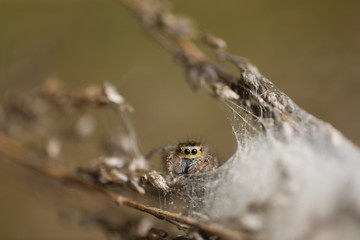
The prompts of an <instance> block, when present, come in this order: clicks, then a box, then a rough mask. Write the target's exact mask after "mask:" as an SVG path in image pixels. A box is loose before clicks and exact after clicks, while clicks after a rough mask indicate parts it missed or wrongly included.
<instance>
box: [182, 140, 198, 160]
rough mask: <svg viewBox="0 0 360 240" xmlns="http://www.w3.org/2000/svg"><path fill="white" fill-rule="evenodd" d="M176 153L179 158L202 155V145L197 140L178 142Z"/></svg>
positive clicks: (191, 157) (192, 157)
mask: <svg viewBox="0 0 360 240" xmlns="http://www.w3.org/2000/svg"><path fill="white" fill-rule="evenodd" d="M176 153H177V155H178V156H179V157H181V158H188V159H194V158H199V157H202V156H203V153H204V149H203V145H202V144H201V143H199V142H193V141H186V142H181V143H179V144H178V147H177V150H176Z"/></svg>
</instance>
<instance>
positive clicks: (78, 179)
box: [0, 133, 258, 240]
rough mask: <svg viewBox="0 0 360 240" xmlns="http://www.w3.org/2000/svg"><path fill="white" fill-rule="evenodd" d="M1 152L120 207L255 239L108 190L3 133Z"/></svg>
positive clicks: (0, 135)
mask: <svg viewBox="0 0 360 240" xmlns="http://www.w3.org/2000/svg"><path fill="white" fill-rule="evenodd" d="M0 154H1V155H2V156H4V157H7V158H9V159H11V160H13V161H14V162H16V163H19V164H20V165H22V166H26V167H29V168H31V169H32V170H35V171H37V172H41V173H43V174H45V175H48V176H50V177H52V178H54V179H56V180H58V181H61V182H64V183H66V184H70V185H74V186H80V187H81V188H83V189H86V190H92V191H96V192H100V193H102V194H104V195H106V196H108V197H109V198H110V199H111V200H112V201H114V202H115V203H117V204H119V205H120V206H127V207H130V208H133V209H136V210H139V211H141V212H145V213H148V214H150V215H153V216H155V217H157V218H160V219H163V220H165V221H168V222H170V223H172V224H175V225H177V226H179V227H181V228H187V229H200V230H203V231H206V232H209V233H212V234H215V235H219V236H222V237H224V238H226V239H239V240H240V239H252V237H251V236H250V235H248V234H244V233H240V232H237V231H233V230H230V229H226V228H224V227H222V226H219V225H217V224H213V223H203V222H200V221H198V220H196V219H195V218H191V217H186V216H182V215H180V214H176V213H171V212H168V211H164V210H161V209H158V208H155V207H151V206H148V205H145V204H142V203H139V202H137V201H134V200H132V199H130V198H127V197H125V196H123V195H120V194H118V193H116V192H113V191H111V190H108V189H106V188H105V187H101V186H98V185H96V184H94V183H93V182H92V181H91V180H90V179H89V178H85V177H82V176H81V175H79V174H77V171H76V169H73V168H65V167H62V166H58V165H55V164H50V162H47V161H43V160H41V159H39V158H37V157H36V155H35V154H33V153H32V152H31V151H29V150H28V149H26V148H24V147H22V146H21V145H20V144H19V143H17V142H16V141H15V140H13V139H11V138H9V137H8V136H6V135H4V134H3V133H0ZM47 163H49V164H47ZM257 239H258V238H257Z"/></svg>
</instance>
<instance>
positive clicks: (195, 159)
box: [152, 141, 218, 177]
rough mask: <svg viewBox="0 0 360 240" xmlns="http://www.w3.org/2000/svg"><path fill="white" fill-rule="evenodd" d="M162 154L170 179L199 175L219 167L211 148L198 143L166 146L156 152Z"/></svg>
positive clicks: (187, 142) (190, 142)
mask: <svg viewBox="0 0 360 240" xmlns="http://www.w3.org/2000/svg"><path fill="white" fill-rule="evenodd" d="M158 151H160V152H162V155H163V161H164V162H165V166H166V169H167V171H168V173H169V175H170V177H174V175H181V174H193V175H198V174H199V173H200V172H206V171H211V170H214V169H216V168H217V167H218V161H217V157H216V155H215V154H214V153H213V152H212V151H211V150H210V148H209V147H208V146H207V145H205V144H202V143H200V142H197V141H182V142H179V143H178V144H177V145H166V146H164V147H162V148H160V149H157V150H156V151H153V152H152V153H154V152H158Z"/></svg>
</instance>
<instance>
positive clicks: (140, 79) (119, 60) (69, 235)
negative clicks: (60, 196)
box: [0, 0, 360, 240]
mask: <svg viewBox="0 0 360 240" xmlns="http://www.w3.org/2000/svg"><path fill="white" fill-rule="evenodd" d="M170 3H171V4H172V5H173V6H174V9H175V11H176V12H179V13H183V14H185V15H187V16H189V17H190V18H192V19H194V20H195V22H196V25H197V26H198V27H199V28H201V29H202V30H204V31H207V32H210V33H213V34H214V35H216V36H219V37H221V38H223V39H225V40H226V41H227V43H228V46H229V51H230V52H232V53H234V54H238V55H241V56H244V57H247V58H249V59H250V60H251V61H252V62H253V63H254V64H255V65H256V66H258V67H259V69H260V71H261V72H262V73H263V74H264V75H265V76H266V77H267V78H269V79H270V80H271V81H273V82H274V83H275V84H276V85H277V86H278V87H279V88H280V89H282V90H283V91H284V92H285V93H287V94H288V95H289V96H290V97H291V98H292V99H293V100H294V101H295V102H296V103H297V104H298V105H300V107H302V108H304V109H305V110H307V111H308V112H310V113H312V114H313V115H315V116H316V117H319V118H320V119H323V120H325V121H327V122H329V123H331V124H332V125H334V126H335V127H336V128H338V129H339V130H340V131H341V132H342V133H343V134H344V135H346V136H347V137H348V138H349V139H350V140H352V141H353V142H354V143H355V144H357V145H359V144H360V131H359V130H358V124H359V122H360V111H359V101H360V93H359V90H360V66H359V65H360V14H359V12H360V2H359V1H355V0H353V1H352V0H345V1H329V0H318V1H310V0H303V1H288V0H283V1H280V0H279V1H275V0H227V1H209V0H197V1H193V0H192V1H190V0H177V1H175V0H174V1H170ZM48 77H59V78H61V79H62V80H63V81H64V82H65V84H66V86H67V87H68V88H69V89H74V90H75V89H81V88H83V87H85V86H87V85H89V84H93V83H102V82H103V81H105V80H107V81H110V82H112V83H113V84H114V85H115V86H116V87H117V88H118V89H119V91H120V92H121V94H122V95H123V96H125V97H126V99H127V100H128V101H129V102H130V103H131V104H132V105H133V106H134V107H135V110H136V112H135V114H134V115H133V121H134V124H135V127H136V129H137V132H138V135H139V142H140V146H141V148H142V150H143V151H144V152H146V151H148V150H149V149H151V148H153V147H156V146H160V145H162V144H166V143H173V142H176V141H177V140H178V139H179V138H183V137H187V136H189V137H197V138H201V139H203V140H204V141H205V142H207V143H209V144H210V145H211V146H213V147H214V148H215V149H216V150H217V151H218V152H219V155H220V157H222V158H223V159H226V158H227V157H229V156H230V155H231V152H232V151H233V150H234V148H235V144H234V139H233V136H232V133H231V128H230V126H229V120H228V119H227V118H228V116H229V115H228V112H227V110H226V108H224V107H223V106H222V105H221V104H220V103H218V102H217V101H216V100H214V99H212V98H211V97H209V96H208V95H207V94H206V93H205V92H203V91H200V92H197V93H194V92H192V91H191V90H190V88H189V87H188V85H187V84H186V82H185V81H184V77H183V71H182V69H181V68H180V67H179V66H178V65H177V64H176V63H175V62H174V61H173V59H172V57H170V56H169V55H168V54H167V53H166V52H165V51H163V49H161V48H160V47H159V46H158V45H157V44H155V43H154V42H152V41H151V40H150V39H149V38H148V37H147V36H145V34H144V33H143V32H142V29H141V27H140V26H139V24H138V22H137V19H136V18H135V17H134V16H133V15H132V13H130V12H129V11H127V9H125V8H123V7H122V6H121V5H119V4H116V2H115V1H113V0H48V1H46V0H0V100H1V101H2V100H3V99H4V96H5V95H6V94H9V92H11V91H12V90H14V89H33V88H35V87H36V86H38V85H40V84H41V83H42V82H43V81H44V80H45V79H46V78H48ZM185 115H186V116H189V115H190V116H192V117H191V118H189V117H184V116H185ZM105 122H106V120H105ZM105 128H106V129H107V131H111V128H112V127H111V126H105ZM27 174H28V173H27ZM22 175H24V170H23V169H19V168H17V167H15V166H14V165H12V164H11V163H9V162H7V161H5V160H2V159H0V239H87V240H91V239H98V240H99V239H105V237H104V235H103V234H102V233H101V232H100V231H98V230H96V229H92V230H89V229H85V228H80V227H68V226H65V225H64V224H63V223H62V222H61V221H59V219H58V216H57V208H56V204H52V202H51V200H48V198H47V197H46V195H45V196H44V195H43V194H42V192H41V190H34V189H36V188H37V186H36V184H25V182H26V181H28V179H31V178H28V177H22Z"/></svg>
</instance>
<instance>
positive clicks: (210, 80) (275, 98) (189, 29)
mask: <svg viewBox="0 0 360 240" xmlns="http://www.w3.org/2000/svg"><path fill="white" fill-rule="evenodd" d="M117 2H119V3H121V4H123V5H124V6H126V7H128V8H129V9H130V10H131V11H132V12H133V13H135V14H136V15H137V16H138V17H139V19H140V21H141V24H142V26H143V27H144V29H145V31H146V32H147V33H148V35H149V36H150V37H151V38H152V39H153V40H155V42H156V43H158V44H159V45H160V46H162V47H163V48H164V49H165V50H166V51H168V52H169V53H170V54H171V55H173V56H174V57H175V58H177V59H178V60H179V62H180V64H181V65H182V66H183V68H184V70H185V72H186V74H187V77H188V80H189V82H190V84H191V85H192V87H194V88H197V87H198V85H199V84H200V82H203V83H204V84H205V85H206V86H207V89H209V90H210V92H211V94H212V95H214V96H216V97H218V98H220V99H222V100H225V101H230V102H234V103H235V104H236V105H237V106H241V108H242V109H243V110H244V111H245V112H246V113H247V114H249V115H250V116H252V117H254V118H255V119H256V120H257V121H258V122H259V123H260V125H261V126H262V127H264V128H265V129H269V128H271V127H273V126H276V127H281V126H282V125H283V123H288V125H290V126H292V127H293V129H294V130H296V131H297V130H298V124H299V122H300V121H299V120H303V119H302V117H301V116H300V117H299V115H295V114H294V108H295V104H294V103H293V101H292V100H291V99H290V98H289V97H288V96H286V94H284V93H282V92H281V91H279V90H278V89H276V88H275V87H274V85H273V84H272V83H271V82H270V81H269V80H268V79H266V78H265V77H263V76H262V75H261V74H260V73H259V71H258V70H257V68H256V67H255V66H254V65H252V64H251V63H250V62H249V61H248V60H247V59H245V58H242V57H238V56H234V55H231V54H229V53H227V52H226V43H225V41H223V40H222V39H219V38H216V37H214V36H212V35H210V34H206V33H202V32H201V31H199V30H197V29H195V28H194V27H193V26H192V25H191V21H190V20H189V19H187V18H185V17H180V16H177V15H175V14H174V13H172V12H171V11H170V9H169V8H168V7H166V6H164V5H161V3H160V1H157V0H117ZM199 43H202V44H204V45H205V46H207V47H210V48H211V49H213V50H214V52H215V53H216V54H217V56H218V59H217V60H212V58H211V57H209V56H208V55H207V54H205V53H204V52H203V51H202V50H201V49H200V48H199V47H197V44H199ZM226 64H230V65H233V66H235V67H236V68H237V69H238V73H233V72H232V71H230V70H228V69H227V68H226ZM202 80H203V81H202ZM299 118H301V119H299Z"/></svg>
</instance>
